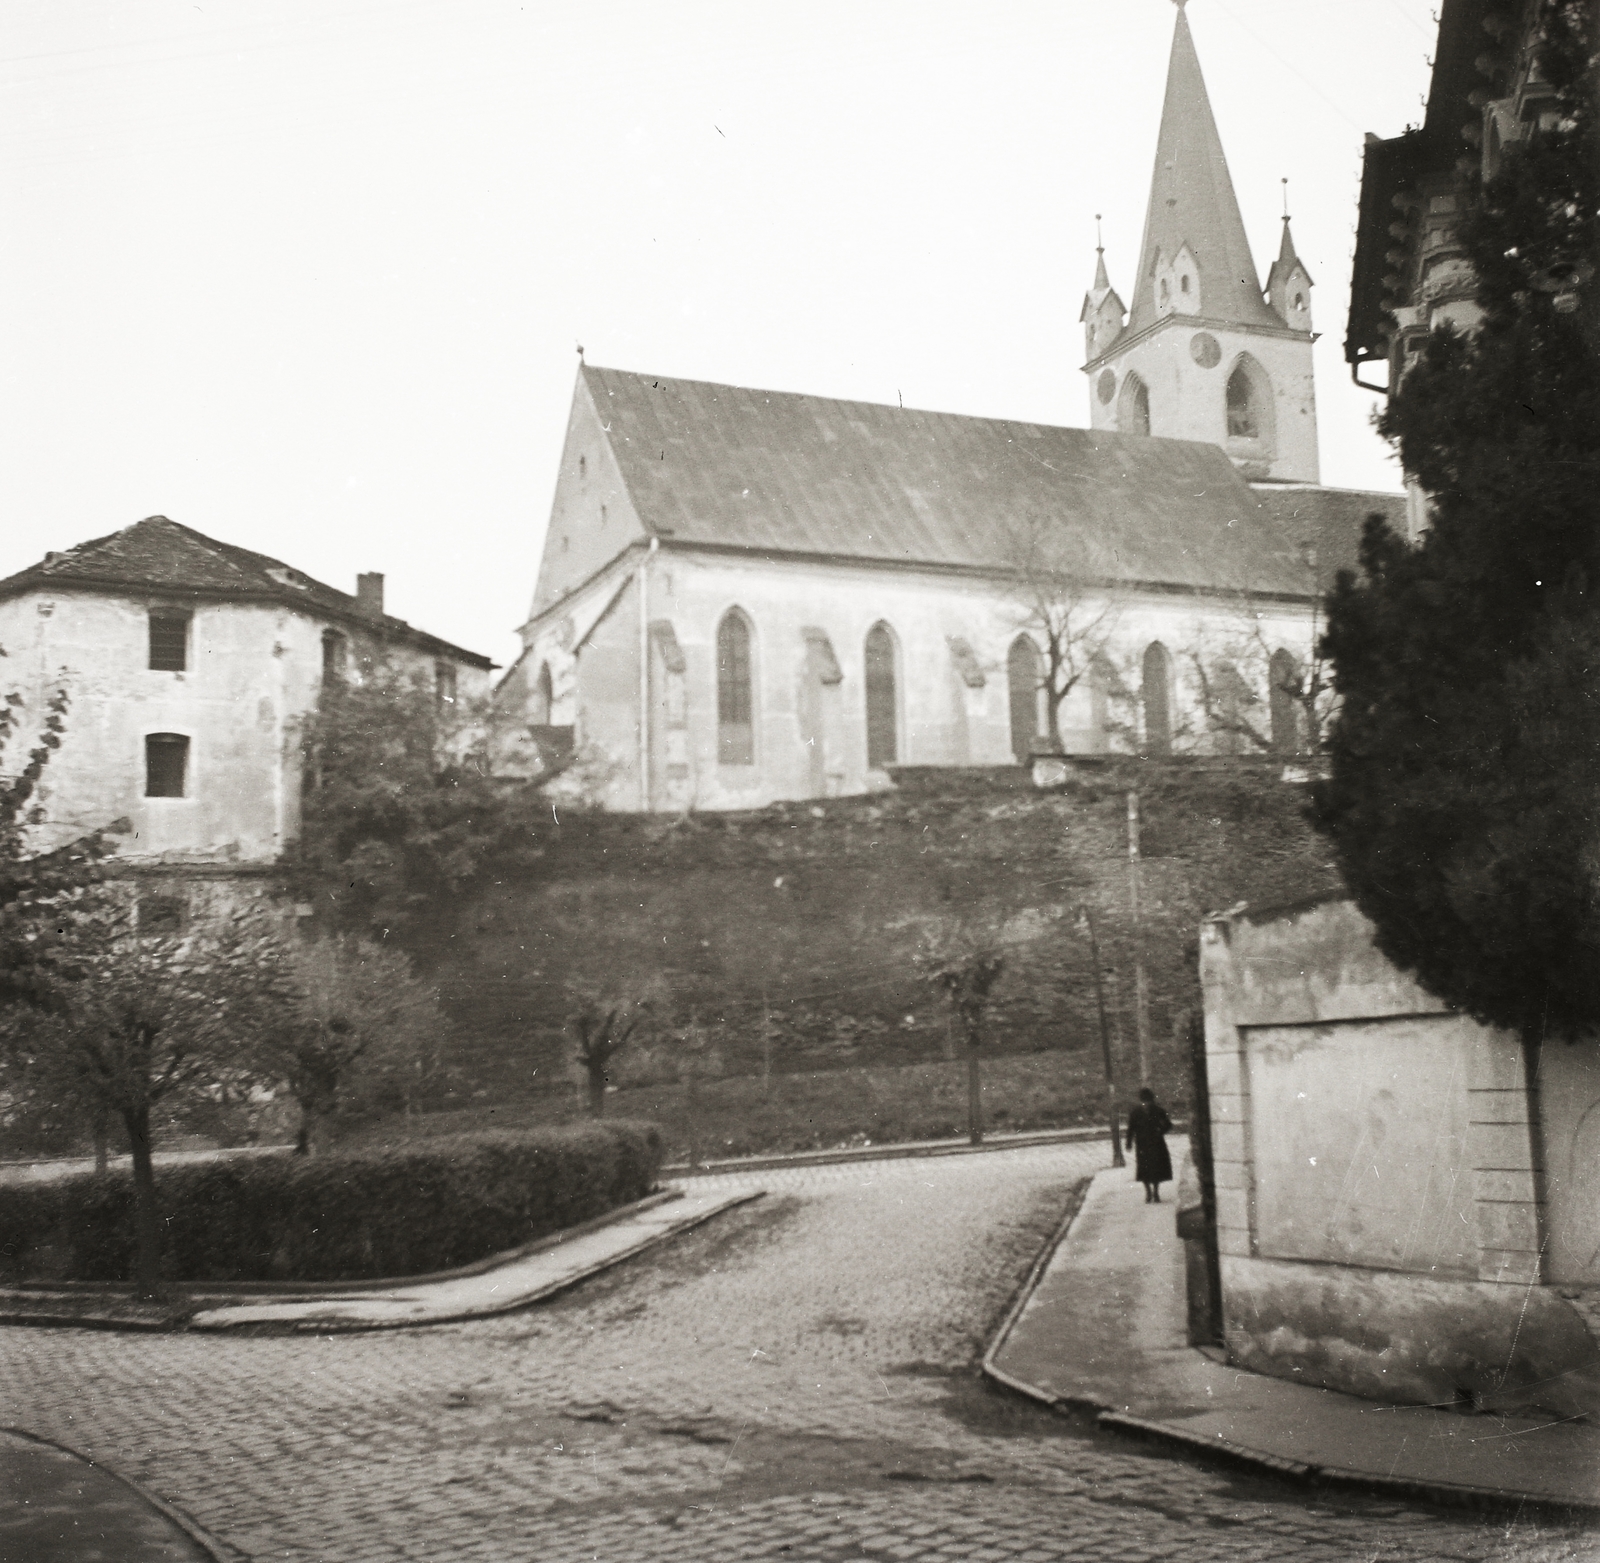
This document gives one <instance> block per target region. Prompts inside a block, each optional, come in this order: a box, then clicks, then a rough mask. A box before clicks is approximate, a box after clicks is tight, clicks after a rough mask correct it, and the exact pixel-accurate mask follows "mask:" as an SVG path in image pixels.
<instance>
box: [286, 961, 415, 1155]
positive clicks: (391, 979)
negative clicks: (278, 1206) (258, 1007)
mask: <svg viewBox="0 0 1600 1563" xmlns="http://www.w3.org/2000/svg"><path fill="white" fill-rule="evenodd" d="M282 969H283V977H284V984H285V987H286V990H287V991H286V993H285V996H284V1001H283V1003H282V1004H281V1006H280V1008H279V1009H278V1011H277V1014H276V1016H275V1018H274V1020H273V1022H272V1023H271V1024H270V1025H268V1026H267V1027H265V1028H264V1030H263V1032H262V1034H261V1038H260V1041H259V1044H258V1046H257V1050H256V1055H255V1060H256V1068H257V1069H258V1070H259V1072H260V1073H261V1074H262V1075H263V1076H265V1077H268V1078H271V1079H275V1080H281V1081H282V1082H283V1083H284V1084H285V1085H286V1086H287V1087H288V1089H289V1093H290V1095H291V1096H293V1098H294V1100H295V1103H296V1104H297V1105H298V1107H299V1108H300V1127H299V1132H298V1137H297V1139H296V1143H295V1150H296V1152H297V1153H299V1154H300V1155H307V1154H309V1153H310V1152H311V1151H312V1150H313V1149H314V1148H315V1146H316V1145H317V1143H318V1142H319V1141H320V1139H321V1137H322V1129H323V1126H324V1125H325V1124H326V1122H327V1120H328V1119H329V1118H331V1117H332V1116H333V1115H334V1113H336V1112H337V1111H338V1109H339V1106H340V1100H341V1093H343V1094H344V1095H346V1096H348V1095H349V1094H350V1091H351V1087H352V1076H354V1077H356V1089H357V1090H358V1091H359V1089H360V1083H361V1076H362V1075H364V1074H366V1073H368V1072H369V1070H370V1072H371V1074H372V1076H373V1079H372V1081H371V1082H369V1083H368V1094H376V1092H375V1091H373V1087H374V1086H380V1085H382V1084H388V1085H389V1086H390V1088H391V1090H392V1091H393V1092H394V1093H395V1094H399V1095H401V1096H402V1097H403V1099H404V1101H405V1104H406V1106H407V1108H408V1109H409V1107H410V1106H411V1105H412V1100H413V1096H414V1094H415V1084H414V1082H415V1077H416V1076H417V1075H418V1074H419V1073H421V1072H422V1071H421V1070H419V1068H418V1063H419V1061H420V1060H422V1059H425V1058H427V1057H430V1056H431V1050H430V1048H429V1042H430V1040H431V1039H433V1038H435V1037H437V1036H438V1035H439V1034H440V1033H441V1032H442V1031H443V1030H444V1023H443V1021H442V1019H441V1017H440V1015H439V1011H438V1005H437V1003H436V1001H435V997H434V991H433V989H432V988H431V987H429V986H427V985H426V984H424V983H422V982H421V981H419V980H418V979H417V978H416V977H415V976H414V975H413V974H412V971H411V963H410V961H409V960H407V959H406V957H405V956H404V955H402V954H401V953H400V952H399V951H398V950H394V949H389V948H385V947H384V946H382V945H378V944H375V943H373V942H372V941H371V940H365V939H358V938H355V937H353V936H351V935H334V936H333V937H330V938H325V939H317V940H314V941H310V942H307V943H303V944H295V945H291V946H289V947H288V948H287V950H286V951H285V953H284V956H283V958H282Z"/></svg>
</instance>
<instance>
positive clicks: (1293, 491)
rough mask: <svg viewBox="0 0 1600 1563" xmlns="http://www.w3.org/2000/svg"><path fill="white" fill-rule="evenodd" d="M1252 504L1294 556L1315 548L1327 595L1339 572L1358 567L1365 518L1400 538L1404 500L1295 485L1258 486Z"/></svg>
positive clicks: (1397, 496) (1322, 587) (1371, 492)
mask: <svg viewBox="0 0 1600 1563" xmlns="http://www.w3.org/2000/svg"><path fill="white" fill-rule="evenodd" d="M1255 495H1256V500H1257V503H1258V504H1259V505H1260V507H1261V511H1262V513H1263V514H1264V515H1266V516H1268V517H1269V518H1270V519H1271V521H1272V523H1273V525H1274V527H1275V528H1276V529H1277V531H1278V533H1279V535H1280V536H1281V537H1282V538H1283V539H1284V541H1285V542H1286V543H1287V544H1288V545H1289V546H1290V547H1291V548H1293V549H1294V550H1295V551H1296V552H1297V553H1300V554H1301V555H1302V557H1303V556H1304V550H1305V549H1307V548H1312V549H1315V550H1316V566H1315V574H1316V580H1317V583H1318V589H1319V590H1321V591H1324V592H1325V591H1327V590H1328V589H1329V588H1330V587H1331V586H1332V585H1333V581H1334V577H1335V576H1336V575H1338V573H1339V572H1340V571H1341V570H1351V571H1354V570H1356V569H1357V568H1358V566H1359V564H1360V558H1359V554H1360V549H1361V533H1362V531H1363V529H1364V528H1365V527H1366V524H1367V517H1368V516H1370V515H1380V516H1382V517H1383V519H1384V520H1385V521H1387V522H1388V523H1389V525H1390V526H1391V527H1392V528H1393V529H1394V530H1395V531H1396V532H1398V533H1399V534H1400V535H1401V536H1402V537H1403V536H1405V530H1406V496H1405V495H1404V494H1385V493H1383V492H1381V491H1375V490H1372V489H1359V488H1312V487H1310V486H1306V485H1301V484H1285V485H1282V486H1280V485H1278V484H1267V483H1263V484H1259V485H1256V486H1255Z"/></svg>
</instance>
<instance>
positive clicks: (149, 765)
mask: <svg viewBox="0 0 1600 1563" xmlns="http://www.w3.org/2000/svg"><path fill="white" fill-rule="evenodd" d="M188 770H189V740H188V739H187V738H185V737H184V736H183V734H182V733H148V734H146V736H145V740H144V795H145V797H147V798H182V797H184V796H185V792H184V784H185V782H186V781H187V780H188V774H187V773H188Z"/></svg>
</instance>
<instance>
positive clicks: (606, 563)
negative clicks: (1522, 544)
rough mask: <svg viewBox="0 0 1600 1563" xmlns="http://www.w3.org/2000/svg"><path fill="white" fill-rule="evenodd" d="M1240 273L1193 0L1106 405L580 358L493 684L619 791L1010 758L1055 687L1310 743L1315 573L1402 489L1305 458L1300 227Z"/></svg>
mask: <svg viewBox="0 0 1600 1563" xmlns="http://www.w3.org/2000/svg"><path fill="white" fill-rule="evenodd" d="M1255 278H1256V272H1255V269H1254V262H1253V260H1252V259H1251V256H1250V250H1249V245H1248V242H1247V240H1246V238H1245V232H1244V225H1243V221H1242V218H1241V216H1240V213H1239V207H1238V203H1237V201H1236V199H1235V197H1234V193H1233V189H1232V185H1231V182H1230V180H1229V176H1228V170H1227V165H1226V161H1225V159H1224V157H1223V153H1222V147H1221V143H1220V140H1219V138H1218V135H1217V130H1216V125H1215V122H1214V120H1213V117H1212V114H1211V108H1210V104H1209V102H1208V100H1207V97H1206V92H1205V85H1204V82H1203V80H1202V78H1201V74H1200V67H1199V62H1198V59H1197V57H1196V55H1195V50H1194V45H1193V41H1192V38H1191V37H1190V32H1189V26H1188V22H1187V19H1186V18H1185V16H1184V15H1183V13H1182V11H1181V10H1180V12H1179V16H1178V22H1177V31H1176V34H1175V36H1174V41H1173V51H1172V60H1171V65H1170V68H1169V74H1168V84H1167V95H1166V102H1165V107H1164V109H1163V114H1162V123H1161V129H1160V135H1159V138H1158V149H1157V155H1156V168H1155V175H1154V178H1153V180H1152V185H1151V191H1150V205H1149V216H1148V218H1147V222H1146V231H1145V236H1144V243H1143V246H1142V251H1141V257H1140V262H1139V274H1138V277H1137V279H1136V283H1135V286H1134V289H1133V291H1132V294H1131V297H1132V306H1131V309H1128V310H1125V309H1124V306H1123V304H1122V302H1121V300H1120V298H1119V297H1118V296H1117V294H1116V293H1115V292H1114V291H1113V290H1112V288H1111V286H1110V282H1109V279H1108V273H1107V270H1106V266H1105V258H1104V255H1103V254H1102V255H1101V256H1100V257H1099V264H1098V266H1097V270H1096V276H1095V283H1094V286H1093V288H1092V289H1091V291H1090V293H1089V294H1088V297H1087V298H1086V300H1085V303H1084V311H1083V321H1084V327H1085V341H1086V352H1087V362H1086V363H1085V365H1084V372H1085V374H1086V375H1087V376H1088V382H1089V387H1090V411H1091V422H1092V427H1091V428H1089V429H1081V428H1062V427H1056V426H1048V425H1040V424H1032V423H1018V422H1012V421H1006V420H1000V419H988V418H977V417H964V416H958V415H955V414H950V413H939V412H928V411H921V410H913V409H907V408H902V407H888V406H880V405H876V404H867V403H860V402H844V401H835V400H831V399H828V398H824V397H816V396H804V395H795V394H790V393H780V392H776V391H762V390H752V389H748V388H743V387H737V386H727V385H717V384H710V383H704V382H697V381H685V380H673V379H665V378H662V377H660V376H654V375H648V374H640V373H634V372H629V371H624V370H618V369H603V368H598V367H595V366H592V365H585V366H583V367H582V368H581V369H580V371H579V374H578V379H577V384H576V387H575V389H574V393H573V401H572V409H571V413H570V416H569V421H568V426H567V437H566V445H565V449H564V452H563V456H562V463H561V471H560V476H559V479H558V483H557V488H556V493H555V499H554V503H553V506H552V510H551V516H550V523H549V529H548V532H547V536H546V540H545V547H544V555H543V559H542V562H541V565H540V569H539V579H538V583H537V586H536V589H535V592H534V597H533V603H532V608H531V612H530V615H529V618H528V621H527V623H526V624H525V625H524V626H523V627H522V631H521V634H522V639H523V645H524V650H523V653H522V655H521V657H520V659H519V660H518V662H517V663H516V664H515V666H514V667H513V669H512V672H511V673H510V674H509V675H508V676H507V678H506V679H505V680H504V681H503V682H502V684H501V686H500V689H499V691H498V693H497V698H498V700H499V701H500V702H501V703H502V705H503V706H504V707H505V708H506V709H508V710H510V711H514V712H517V713H521V714H522V715H523V716H524V717H525V719H526V721H527V722H528V723H529V724H531V726H532V728H533V730H534V733H535V734H536V735H537V736H538V737H539V738H540V740H541V742H542V743H543V744H544V745H545V746H546V747H550V748H554V747H564V746H566V745H567V744H569V743H571V744H576V746H577V747H578V749H579V751H580V753H581V754H582V755H583V756H584V757H585V760H586V762H587V763H586V765H585V767H584V774H585V775H586V777H587V784H588V787H589V790H590V791H591V793H592V795H593V796H595V797H597V798H599V799H600V800H602V801H603V802H604V803H605V804H606V805H607V806H609V807H612V808H618V809H629V810H669V811H676V810H683V809H688V808H702V809H726V808H745V807H753V806H759V805H762V804H765V803H767V802H770V801H773V800H775V799H783V798H807V797H821V796H827V795H834V794H841V793H854V792H861V791H865V790H870V789H872V788H874V787H878V786H884V785H887V784H888V779H889V772H890V770H891V769H892V768H893V767H895V766H897V765H906V764H912V765H984V764H995V763H1003V762H1006V761H1010V760H1014V759H1022V758H1025V757H1026V756H1027V755H1028V754H1029V752H1030V750H1031V749H1032V748H1033V747H1034V746H1035V744H1036V743H1037V742H1038V741H1039V740H1040V739H1041V738H1043V737H1045V736H1046V735H1047V734H1049V733H1050V729H1051V726H1052V723H1051V714H1052V713H1051V707H1052V706H1053V705H1055V704H1056V701H1055V699H1054V698H1053V696H1054V693H1055V692H1059V691H1061V690H1063V689H1065V688H1066V686H1067V685H1068V684H1070V686H1071V687H1070V693H1067V694H1066V695H1065V698H1064V699H1062V700H1061V702H1060V705H1059V712H1058V713H1057V715H1058V721H1057V722H1056V723H1055V726H1056V727H1057V728H1058V736H1059V740H1060V742H1061V744H1062V745H1063V747H1065V748H1066V749H1067V750H1068V751H1073V752H1080V753H1081V752H1088V753H1098V752H1104V751H1107V750H1113V749H1138V750H1143V751H1146V752H1154V753H1167V752H1173V751H1175V750H1182V749H1185V748H1188V749H1206V748H1223V749H1227V748H1233V747H1238V746H1240V745H1245V746H1250V745H1252V744H1260V745H1262V746H1265V747H1269V748H1272V749H1275V750H1278V751H1280V752H1283V753H1293V752H1295V751H1296V750H1298V749H1299V748H1300V747H1301V746H1302V745H1303V744H1304V743H1305V742H1306V740H1307V738H1308V736H1309V735H1308V731H1307V728H1308V725H1311V724H1312V722H1313V721H1314V717H1313V714H1312V713H1310V712H1309V711H1308V710H1307V709H1305V707H1304V705H1303V704H1302V703H1297V700H1296V697H1295V693H1294V691H1295V690H1296V689H1297V688H1298V689H1300V690H1302V691H1303V690H1304V689H1305V688H1306V684H1307V680H1308V677H1309V669H1310V667H1311V664H1312V661H1313V658H1314V646H1315V641H1316V636H1317V622H1316V615H1317V604H1318V602H1319V600H1320V596H1321V594H1322V593H1323V592H1324V591H1325V590H1326V589H1327V587H1328V586H1329V585H1330V584H1331V583H1332V579H1333V576H1334V573H1335V572H1336V571H1337V570H1338V569H1339V568H1342V567H1346V566H1349V565H1351V564H1353V562H1354V558H1355V551H1356V545H1357V541H1358V537H1359V533H1360V528H1361V525H1362V522H1363V520H1364V518H1365V517H1366V515H1368V514H1369V513H1371V512H1373V511H1377V512H1380V513H1382V514H1385V515H1387V516H1390V517H1396V516H1398V515H1399V513H1400V508H1401V504H1402V500H1401V496H1399V495H1389V494H1370V493H1358V492H1351V491H1343V490H1335V489H1327V488H1323V487H1320V486H1319V484H1318V482H1317V478H1318V466H1317V439H1316V409H1315V401H1314V397H1313V392H1312V383H1311V355H1312V344H1313V341H1314V335H1313V332H1312V329H1311V312H1310V288H1311V279H1310V276H1309V274H1308V273H1307V271H1306V268H1305V267H1304V265H1303V264H1302V263H1301V262H1300V260H1299V258H1298V257H1297V256H1296V254H1295V251H1294V246H1293V243H1292V241H1291V240H1290V238H1289V231H1288V226H1287V222H1286V223H1285V226H1284V232H1283V245H1282V252H1281V254H1280V256H1279V259H1278V261H1277V263H1276V264H1275V265H1274V266H1273V268H1272V270H1271V272H1270V274H1269V276H1268V278H1267V281H1266V285H1265V288H1262V287H1260V286H1258V285H1257V283H1256V281H1255ZM1041 581H1045V582H1047V584H1048V591H1046V592H1043V595H1044V596H1047V597H1048V598H1049V599H1050V600H1049V601H1048V602H1046V603H1044V604H1043V605H1041V602H1040V600H1039V599H1040V597H1041V585H1040V583H1041ZM1052 619H1053V620H1054V628H1052V626H1051V623H1050V622H1047V621H1051V620H1052ZM1063 624H1066V626H1067V627H1066V628H1065V630H1063ZM1073 625H1075V626H1076V628H1075V629H1074V628H1072V627H1071V626H1073ZM1053 643H1054V645H1053ZM1053 649H1054V650H1055V652H1056V653H1057V656H1056V657H1055V658H1054V659H1053V658H1052V650H1053ZM1063 654H1064V660H1065V662H1066V663H1070V666H1063V667H1059V668H1054V667H1053V666H1052V663H1053V661H1054V662H1058V663H1059V662H1062V661H1063Z"/></svg>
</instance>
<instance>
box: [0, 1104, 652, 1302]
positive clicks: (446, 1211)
mask: <svg viewBox="0 0 1600 1563" xmlns="http://www.w3.org/2000/svg"><path fill="white" fill-rule="evenodd" d="M661 1157H662V1145H661V1135H660V1132H659V1131H658V1130H657V1129H656V1128H655V1127H654V1126H653V1125H651V1124H642V1123H623V1122H616V1123H603V1124H593V1125H587V1126H583V1127H577V1128H543V1129H536V1130H530V1131H527V1132H522V1133H517V1132H512V1131H500V1132H495V1133H487V1134H463V1135H453V1136H449V1137H447V1138H441V1139H437V1140H428V1141H424V1142H422V1143H420V1144H417V1145H411V1146H406V1147H403V1148H399V1149H385V1150H368V1151H345V1152H333V1153H331V1154H327V1155H321V1156H310V1157H307V1156H256V1157H248V1158H241V1159H238V1160H228V1161H214V1162H198V1163H190V1164H188V1165H185V1166H176V1167H158V1168H157V1169H156V1193H157V1198H158V1200H159V1202H160V1208H161V1226H162V1234H163V1244H162V1247H163V1252H162V1265H161V1271H162V1275H163V1276H164V1277H165V1278H166V1279H168V1280H173V1281H188V1282H206V1281H354V1280H375V1279H379V1278H381V1277H383V1276H390V1275H418V1274H423V1273H426V1272H427V1271H430V1270H448V1269H451V1268H453V1267H454V1266H456V1265H464V1264H471V1263H472V1262H473V1261H474V1260H477V1259H483V1258H485V1257H487V1256H488V1255H490V1254H494V1253H498V1252H500V1251H501V1250H503V1249H507V1248H515V1247H517V1246H519V1245H520V1244H523V1243H529V1242H532V1241H533V1240H534V1239H535V1238H539V1237H543V1236H545V1235H546V1234H547V1233H550V1232H556V1231H559V1230H560V1229H561V1228H563V1227H569V1226H574V1225H576V1224H577V1223H578V1222H580V1221H587V1220H589V1219H591V1218H592V1217H594V1216H599V1215H603V1214H604V1213H605V1212H606V1211H608V1210H611V1209H614V1208H615V1207H616V1206H618V1205H623V1204H627V1203H628V1202H629V1201H631V1200H636V1199H642V1198H643V1197H644V1196H645V1195H646V1194H648V1193H649V1192H650V1190H651V1188H652V1187H654V1185H655V1180H656V1174H657V1172H658V1171H659V1170H660V1166H661ZM133 1261H134V1236H133V1180H132V1178H131V1176H130V1175H129V1174H128V1173H126V1172H118V1173H112V1174H110V1175H106V1176H100V1177H97V1176H95V1175H94V1174H92V1173H88V1174H82V1175H79V1176H77V1177H71V1178H63V1179H61V1180H59V1181H57V1182H51V1183H33V1184H18V1185H11V1186H0V1280H6V1281H17V1280H43V1281H67V1280H71V1281H126V1280H130V1279H131V1278H132V1276H133V1268H134V1265H133Z"/></svg>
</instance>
